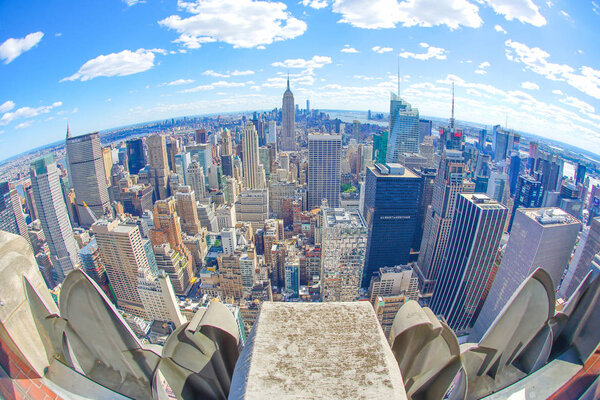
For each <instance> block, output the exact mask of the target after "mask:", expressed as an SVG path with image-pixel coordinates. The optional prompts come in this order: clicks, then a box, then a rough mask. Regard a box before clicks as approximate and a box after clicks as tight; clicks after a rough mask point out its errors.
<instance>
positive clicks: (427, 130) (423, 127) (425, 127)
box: [419, 119, 432, 143]
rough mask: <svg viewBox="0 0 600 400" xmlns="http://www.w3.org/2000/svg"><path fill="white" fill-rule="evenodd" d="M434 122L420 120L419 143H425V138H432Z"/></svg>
mask: <svg viewBox="0 0 600 400" xmlns="http://www.w3.org/2000/svg"><path fill="white" fill-rule="evenodd" d="M431 126H432V121H431V120H429V119H420V120H419V143H423V139H425V136H431Z"/></svg>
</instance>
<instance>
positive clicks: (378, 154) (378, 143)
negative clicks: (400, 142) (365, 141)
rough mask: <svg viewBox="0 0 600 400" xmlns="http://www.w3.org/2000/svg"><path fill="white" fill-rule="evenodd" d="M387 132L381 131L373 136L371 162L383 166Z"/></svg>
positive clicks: (385, 154)
mask: <svg viewBox="0 0 600 400" xmlns="http://www.w3.org/2000/svg"><path fill="white" fill-rule="evenodd" d="M388 135H389V134H388V132H387V131H382V132H379V133H374V134H373V161H374V162H376V163H380V164H385V162H386V156H387V147H388Z"/></svg>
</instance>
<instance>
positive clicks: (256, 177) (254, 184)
mask: <svg viewBox="0 0 600 400" xmlns="http://www.w3.org/2000/svg"><path fill="white" fill-rule="evenodd" d="M242 151H243V160H242V169H243V172H244V187H245V188H246V189H263V188H264V187H265V183H264V177H263V176H260V173H259V168H258V164H259V159H258V135H257V134H256V129H255V128H254V125H253V124H251V123H246V127H245V128H244V135H243V136H242Z"/></svg>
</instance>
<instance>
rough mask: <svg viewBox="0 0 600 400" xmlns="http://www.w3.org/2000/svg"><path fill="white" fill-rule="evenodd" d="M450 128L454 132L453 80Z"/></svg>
mask: <svg viewBox="0 0 600 400" xmlns="http://www.w3.org/2000/svg"><path fill="white" fill-rule="evenodd" d="M450 128H451V129H452V131H453V132H454V81H452V112H451V115H450Z"/></svg>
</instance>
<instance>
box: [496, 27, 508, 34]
mask: <svg viewBox="0 0 600 400" xmlns="http://www.w3.org/2000/svg"><path fill="white" fill-rule="evenodd" d="M494 29H495V30H496V32H502V33H504V34H505V35H506V34H507V33H508V32H506V31H505V30H504V28H503V27H502V26H500V25H496V26H494Z"/></svg>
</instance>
